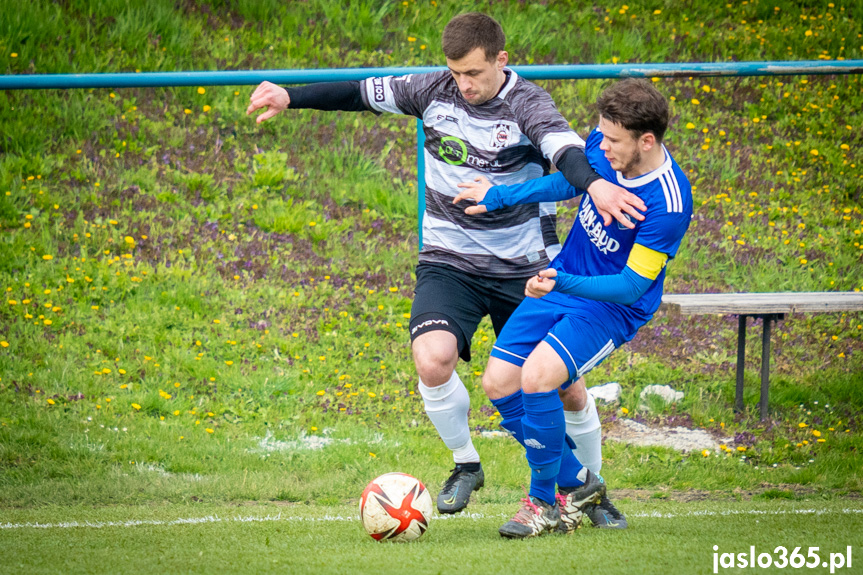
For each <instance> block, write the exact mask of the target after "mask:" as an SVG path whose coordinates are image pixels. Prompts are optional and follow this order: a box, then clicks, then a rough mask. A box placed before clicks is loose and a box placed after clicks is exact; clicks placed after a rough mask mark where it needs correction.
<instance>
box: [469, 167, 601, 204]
mask: <svg viewBox="0 0 863 575" xmlns="http://www.w3.org/2000/svg"><path fill="white" fill-rule="evenodd" d="M583 193H584V192H583V191H582V190H579V189H577V188H574V187H573V186H572V185H571V184H570V183H569V182H568V181H567V180H566V178H565V177H564V175H563V174H562V173H561V172H556V173H554V174H551V175H550V176H543V177H541V178H536V179H533V180H528V181H526V182H523V183H521V184H515V185H512V186H492V187H491V188H489V190H488V192H486V194H485V198H483V200H482V201H481V202H479V204H478V205H480V206H485V207H486V209H488V211H490V212H492V211H494V210H499V209H501V208H508V207H509V206H514V205H517V204H535V203H538V202H559V201H562V200H568V199H570V198H574V197H576V196H578V195H581V194H583Z"/></svg>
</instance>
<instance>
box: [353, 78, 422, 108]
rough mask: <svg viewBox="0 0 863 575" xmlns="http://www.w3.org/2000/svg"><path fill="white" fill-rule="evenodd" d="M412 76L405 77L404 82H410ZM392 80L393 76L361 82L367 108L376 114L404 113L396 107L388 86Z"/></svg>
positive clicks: (391, 90) (390, 88)
mask: <svg viewBox="0 0 863 575" xmlns="http://www.w3.org/2000/svg"><path fill="white" fill-rule="evenodd" d="M412 75H413V74H410V75H408V76H406V77H405V81H406V82H410V81H411V76H412ZM393 78H394V76H384V77H374V78H369V79H367V80H366V81H365V82H363V84H364V85H365V87H366V100H368V103H369V106H371V108H372V109H373V110H375V111H376V112H391V113H393V114H404V111H402V110H401V109H400V108H399V107H398V106H396V99H395V95H394V94H393V88H392V86H391V85H390V81H392V79H393Z"/></svg>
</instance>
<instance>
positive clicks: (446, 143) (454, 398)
mask: <svg viewBox="0 0 863 575" xmlns="http://www.w3.org/2000/svg"><path fill="white" fill-rule="evenodd" d="M505 41H506V39H505V36H504V33H503V29H502V28H501V26H500V24H498V22H497V21H495V20H494V19H493V18H491V17H489V16H486V15H484V14H480V13H475V12H474V13H467V14H461V15H459V16H456V17H455V18H453V19H452V20H451V21H450V22H449V23H448V24H447V26H446V28H445V29H444V33H443V42H442V43H443V51H444V54H445V56H446V61H447V67H448V68H449V70H445V71H440V72H430V73H427V74H416V75H409V76H404V77H393V76H387V77H383V78H378V77H376V78H369V79H367V80H364V81H355V82H328V83H322V84H311V85H308V86H302V87H298V88H289V89H285V88H282V87H280V86H277V85H275V84H272V83H270V82H264V83H262V84H261V85H260V86H258V88H257V89H256V90H255V91H254V93H253V94H252V96H251V98H250V104H249V107H248V110H247V113H249V114H251V113H253V112H254V111H256V110H259V109H261V108H266V110H265V111H264V112H263V113H261V114H260V115H259V116H258V117H257V121H258V123H260V122H262V121H265V120H267V119H269V118H272V117H273V116H275V115H276V114H278V113H279V112H281V111H283V110H285V109H286V108H288V107H291V108H313V109H318V110H345V111H372V112H374V113H375V114H380V113H383V112H391V113H396V114H407V115H412V116H416V117H417V118H420V119H422V121H423V129H424V131H425V138H426V139H425V151H424V154H425V165H426V182H425V185H426V188H425V194H426V210H425V213H424V214H423V229H422V231H423V246H422V249H421V251H420V253H419V263H418V265H417V268H416V276H417V285H416V289H415V297H414V302H413V306H412V309H411V321H410V334H411V348H412V352H413V357H414V364H415V366H416V369H417V373H418V375H419V379H420V381H419V391H420V394H421V396H422V398H423V402H424V404H425V408H426V413H427V414H428V416H429V419H431V421H432V423H433V424H434V426H435V428H436V429H437V431H438V433H439V434H440V436H441V439H443V441H444V443H445V444H446V446H447V447H448V448H449V449H450V450H451V451H452V452H453V460H454V462H455V469H453V470H452V475H451V476H450V477H449V479H447V481H446V482H445V484H444V486H443V488H442V490H441V492H440V494H439V495H438V500H437V505H438V510H439V511H440V512H441V513H456V512H458V511H460V510H462V509H464V508H465V507H466V506H467V504H468V500H469V498H470V494H471V492H472V491H474V490H476V489H479V488H480V487H482V486H483V483H484V480H485V478H484V474H483V471H482V467H481V465H480V463H479V460H480V458H479V454H478V453H477V451H476V449H475V448H474V446H473V442H472V441H471V437H470V428H469V425H468V409H469V406H470V401H469V396H468V392H467V389H466V388H465V386H464V384H463V383H462V381H461V380H460V379H459V376H458V374H457V373H456V371H455V368H456V365H457V363H458V359H459V357H461V358H462V359H464V360H465V361H469V360H470V342H471V339H472V337H473V334H474V332H475V331H476V328H477V326H478V325H479V322H480V321H481V320H482V318H483V317H484V316H485V315H489V316H490V317H491V321H492V325H493V327H494V330H495V333H496V334H497V333H500V330H501V328H502V327H503V325H504V323H505V322H506V320H507V319H508V318H509V316H510V314H512V312H513V310H515V308H516V307H517V305H518V304H519V302H520V301H521V300H522V299H523V298H524V285H525V282H526V281H527V280H528V279H529V278H530V277H532V276H534V275H536V274H537V273H538V272H539V271H540V270H543V269H546V268H547V267H548V265H549V262H550V261H551V259H553V258H554V256H556V255H557V253H558V252H559V251H560V242H559V240H558V238H557V233H556V230H555V224H556V215H555V214H556V212H555V204H554V203H541V204H528V205H522V206H513V207H512V208H507V209H502V210H498V211H495V212H493V213H488V214H484V215H483V216H481V217H475V216H474V217H472V216H467V215H465V214H464V211H463V208H462V207H460V206H455V205H453V203H452V200H453V198H454V197H455V196H457V195H458V193H459V188H458V187H457V184H458V183H459V182H465V181H471V180H474V179H475V178H476V177H478V176H480V175H482V176H485V177H487V178H488V179H489V181H491V183H492V184H495V185H497V184H515V183H520V182H524V181H526V180H529V179H532V178H537V177H540V176H543V175H546V174H548V173H549V168H550V166H551V165H552V164H554V165H555V166H556V167H557V169H558V170H560V171H561V172H562V173H563V174H564V176H565V177H566V179H567V180H568V181H569V182H570V183H571V184H572V185H573V186H575V187H577V188H580V189H586V190H587V191H588V193H589V194H590V196H591V198H592V199H593V201H594V202H595V203H596V205H597V208H598V210H599V211H600V214H601V215H602V216H603V218H604V219H605V223H606V225H607V224H609V223H611V221H612V218H615V219H617V220H618V222H620V224H621V225H624V226H626V227H633V225H634V224H633V223H632V222H631V221H630V218H635V219H636V220H642V219H644V216H643V215H642V214H641V213H640V212H639V211H638V210H642V211H643V210H644V209H645V206H644V204H643V202H642V201H641V200H640V199H639V198H638V196H635V195H633V194H630V193H629V192H628V191H626V190H624V189H623V188H620V187H618V186H616V185H614V184H611V183H609V182H607V181H605V180H603V179H602V178H600V177H599V175H597V174H596V172H594V171H593V169H592V168H591V167H590V164H589V163H588V161H587V158H586V156H585V154H584V141H583V140H582V139H581V138H580V137H579V136H578V135H577V134H576V133H575V132H573V131H572V129H570V127H569V124H568V123H567V121H566V120H565V119H564V118H563V116H562V115H561V114H560V113H559V112H558V111H557V108H556V107H555V105H554V102H553V101H552V99H551V96H549V95H548V93H546V92H545V90H543V89H542V88H540V87H538V86H536V85H535V84H533V83H531V82H528V81H526V80H524V79H523V78H520V77H519V76H518V75H517V74H516V73H515V72H514V71H512V70H511V69H509V68H507V67H506V66H507V62H508V54H507V52H506V51H504V47H505ZM581 383H582V385H573V386H570V388H569V390H568V391H567V392H564V393H562V398H563V401H564V406H565V408H566V409H567V410H568V413H567V420H568V423H569V425H568V427H567V432H568V434H569V435H570V438H571V439H572V440H573V442H574V445H575V449H576V452H577V453H578V457H579V459H580V460H581V461H582V462H583V463H584V465H585V466H587V467H588V468H589V469H592V470H594V471H596V472H598V471H599V466H600V465H601V461H602V458H601V442H600V441H601V436H600V424H599V418H598V416H597V414H596V407H595V405H594V402H593V399H592V398H591V397H590V396H589V395H588V394H587V393H586V391H585V389H584V385H583V382H581ZM591 517H592V518H593V519H594V524H595V525H597V526H606V525H608V526H611V525H614V526H617V527H620V526H621V525H625V521H623V522H621V520H620V519H622V516H621V515H620V514H619V512H618V511H617V510H616V509H615V508H614V506H613V505H612V504H611V503H610V502H608V501H607V499H606V500H604V501H603V504H602V505H600V506H598V507H597V508H596V511H595V513H594V514H592V515H591ZM609 517H612V518H614V519H615V521H613V522H611V521H607V519H608V518H609Z"/></svg>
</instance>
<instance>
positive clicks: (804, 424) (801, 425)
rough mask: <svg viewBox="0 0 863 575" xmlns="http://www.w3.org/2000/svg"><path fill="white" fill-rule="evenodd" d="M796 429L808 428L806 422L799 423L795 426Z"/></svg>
mask: <svg viewBox="0 0 863 575" xmlns="http://www.w3.org/2000/svg"><path fill="white" fill-rule="evenodd" d="M797 427H799V428H800V429H803V428H804V427H809V426H808V425H806V422H803V421H801V422H800V423H798V424H797Z"/></svg>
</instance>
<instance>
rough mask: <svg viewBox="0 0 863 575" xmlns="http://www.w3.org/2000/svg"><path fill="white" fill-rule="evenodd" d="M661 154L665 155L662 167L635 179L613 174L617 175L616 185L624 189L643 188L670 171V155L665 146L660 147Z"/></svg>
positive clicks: (617, 173) (618, 173)
mask: <svg viewBox="0 0 863 575" xmlns="http://www.w3.org/2000/svg"><path fill="white" fill-rule="evenodd" d="M662 152H663V153H664V154H665V161H664V162H662V165H661V166H659V167H658V168H656V169H655V170H652V171H650V172H647V173H646V174H643V175H641V176H638V177H637V178H632V179H631V180H628V179H626V178H624V177H623V174H622V173H620V172H614V173H615V174H616V175H617V183H618V184H620V185H621V186H623V187H624V188H637V187H639V186H643V185H645V184H649V183H650V182H652V181H653V180H655V179H656V178H658V177H659V176H661V175H663V174H665V173H667V172H670V171H671V155H670V154H669V153H668V150H666V149H665V145H663V146H662Z"/></svg>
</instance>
